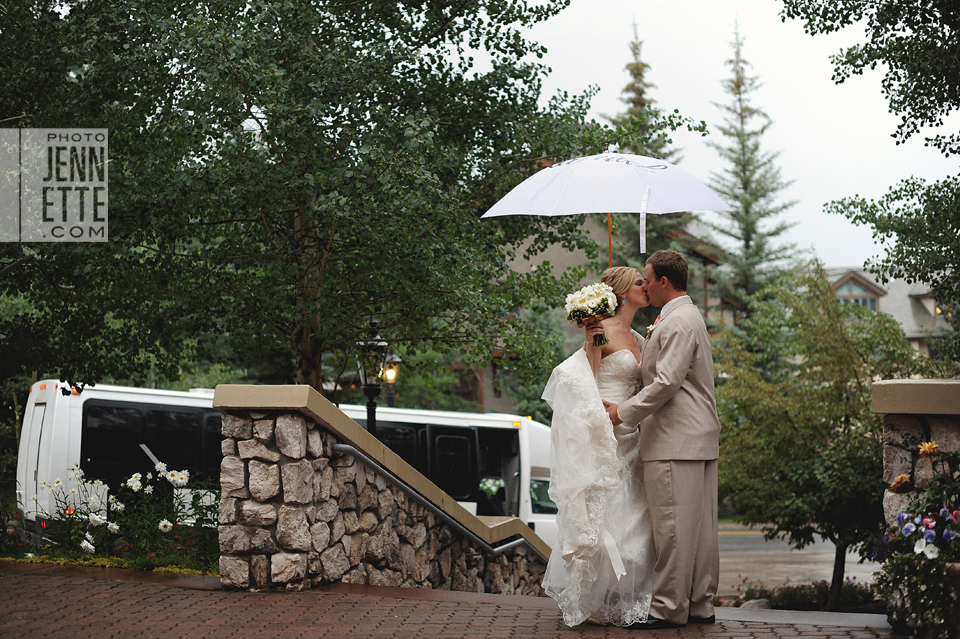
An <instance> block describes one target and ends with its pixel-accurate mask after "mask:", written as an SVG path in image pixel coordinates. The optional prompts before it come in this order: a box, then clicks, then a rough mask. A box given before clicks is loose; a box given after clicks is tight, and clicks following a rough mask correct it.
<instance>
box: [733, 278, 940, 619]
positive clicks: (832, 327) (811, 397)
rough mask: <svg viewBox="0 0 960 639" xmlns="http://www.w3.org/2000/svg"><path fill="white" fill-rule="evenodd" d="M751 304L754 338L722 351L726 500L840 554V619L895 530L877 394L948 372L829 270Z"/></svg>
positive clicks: (745, 515)
mask: <svg viewBox="0 0 960 639" xmlns="http://www.w3.org/2000/svg"><path fill="white" fill-rule="evenodd" d="M748 302H749V307H748V310H749V314H748V317H747V318H746V319H745V320H744V325H745V326H744V328H745V331H743V333H742V334H741V333H740V332H739V331H736V332H735V331H732V330H730V329H729V328H727V329H725V330H723V331H722V332H721V334H720V337H719V340H718V344H717V348H716V350H715V351H714V353H715V354H716V357H717V372H718V374H719V375H720V378H721V379H722V383H721V384H720V385H719V386H718V388H717V410H718V413H719V415H720V418H721V422H722V425H723V432H722V435H721V448H722V450H721V455H720V484H721V494H722V495H723V496H724V497H726V498H730V499H732V500H733V501H734V503H735V504H736V505H737V507H738V509H739V512H740V514H739V515H738V518H739V520H740V521H742V522H743V523H747V524H762V525H763V526H764V531H765V533H766V535H767V536H768V538H773V537H777V536H780V535H783V536H785V537H786V538H787V539H788V540H789V541H790V543H791V544H792V545H793V546H794V547H796V548H803V547H804V546H806V545H807V544H810V543H812V542H813V541H814V539H815V538H816V537H820V538H821V539H825V540H830V541H831V542H833V544H835V546H836V556H835V560H834V570H833V580H832V583H831V596H830V603H829V604H828V609H829V610H835V609H836V607H837V605H838V604H839V597H840V587H841V585H842V583H843V575H844V568H845V566H844V562H845V557H846V553H847V551H848V549H856V548H858V547H862V545H863V544H864V543H865V542H868V541H870V540H871V539H873V538H874V537H875V536H877V535H878V534H879V533H880V532H881V531H882V526H883V512H882V497H883V491H884V488H885V485H884V483H883V481H882V480H881V477H882V454H881V449H882V434H883V421H882V416H880V415H875V414H874V413H873V412H872V411H871V401H872V395H871V384H872V383H873V381H874V380H875V379H893V378H907V377H910V376H913V375H934V374H936V373H937V372H942V371H943V368H942V367H941V368H938V367H939V366H940V365H938V364H936V363H934V362H931V361H930V360H927V359H925V358H923V357H921V356H920V355H918V354H917V353H916V352H915V351H914V350H913V349H912V348H911V347H910V344H909V343H908V342H907V340H906V338H905V337H904V335H903V331H902V329H901V328H900V326H899V324H897V322H896V320H894V319H893V318H891V317H890V316H888V315H886V314H884V313H877V312H874V311H870V310H869V309H866V308H864V307H861V306H859V305H856V304H846V305H844V304H841V303H840V302H839V301H838V300H837V298H836V297H835V296H834V292H833V287H832V286H831V284H830V282H829V281H828V280H827V278H826V274H825V272H824V271H823V267H822V265H821V264H820V263H819V262H814V263H813V264H812V267H811V268H810V270H809V271H808V272H807V273H806V274H803V275H799V276H791V277H790V278H788V279H787V281H785V282H783V283H782V284H781V285H779V286H777V287H775V288H772V289H769V290H765V291H762V292H761V293H760V294H758V295H756V296H754V297H752V298H748Z"/></svg>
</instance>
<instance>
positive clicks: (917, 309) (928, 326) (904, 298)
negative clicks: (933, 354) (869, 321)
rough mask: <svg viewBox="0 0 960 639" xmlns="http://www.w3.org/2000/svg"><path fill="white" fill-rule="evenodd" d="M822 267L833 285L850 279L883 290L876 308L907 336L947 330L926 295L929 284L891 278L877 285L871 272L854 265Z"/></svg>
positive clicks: (924, 336)
mask: <svg viewBox="0 0 960 639" xmlns="http://www.w3.org/2000/svg"><path fill="white" fill-rule="evenodd" d="M824 270H825V271H826V272H827V279H828V280H829V281H830V282H831V283H832V284H833V285H834V286H835V287H836V286H837V285H839V284H841V283H842V282H844V281H847V280H849V279H851V278H854V279H859V280H861V281H862V282H863V283H864V284H866V285H867V287H868V288H873V289H877V290H878V291H884V293H885V294H883V295H881V296H880V297H879V300H878V303H877V310H879V311H882V312H884V313H886V314H887V315H891V316H892V317H893V318H894V319H895V320H897V321H898V322H899V323H900V326H902V327H903V333H904V335H906V337H907V339H921V338H923V339H926V338H930V337H942V336H944V335H945V334H946V333H947V331H949V330H950V329H949V327H948V325H947V322H946V320H945V319H944V318H943V317H942V316H940V315H937V314H936V310H935V309H936V303H935V301H933V300H932V299H931V298H930V287H928V286H927V285H926V284H923V283H921V282H914V283H910V282H907V281H906V280H901V279H892V280H887V281H886V282H885V283H884V284H882V285H881V284H880V283H878V282H877V278H876V276H875V275H873V274H872V273H869V272H867V271H865V270H863V269H860V268H856V267H847V266H841V267H829V268H826V269H824ZM925 302H926V303H925Z"/></svg>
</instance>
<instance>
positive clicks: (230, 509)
mask: <svg viewBox="0 0 960 639" xmlns="http://www.w3.org/2000/svg"><path fill="white" fill-rule="evenodd" d="M219 512H220V523H221V524H235V523H237V498H236V497H224V498H223V499H221V500H220V508H219Z"/></svg>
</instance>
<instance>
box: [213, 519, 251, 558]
mask: <svg viewBox="0 0 960 639" xmlns="http://www.w3.org/2000/svg"><path fill="white" fill-rule="evenodd" d="M219 533H220V534H219V537H220V553H221V554H223V555H242V554H244V553H248V552H250V536H249V535H248V534H247V531H246V530H244V529H243V528H242V527H240V526H220V530H219Z"/></svg>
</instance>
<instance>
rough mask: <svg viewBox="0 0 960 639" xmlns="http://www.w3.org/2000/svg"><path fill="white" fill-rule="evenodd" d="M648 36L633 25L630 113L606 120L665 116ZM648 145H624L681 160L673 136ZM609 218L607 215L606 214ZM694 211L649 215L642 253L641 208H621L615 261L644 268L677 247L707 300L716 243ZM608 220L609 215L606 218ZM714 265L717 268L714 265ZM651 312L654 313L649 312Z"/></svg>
mask: <svg viewBox="0 0 960 639" xmlns="http://www.w3.org/2000/svg"><path fill="white" fill-rule="evenodd" d="M642 48H643V41H642V40H640V38H639V35H638V34H637V25H636V24H634V25H633V40H632V41H631V42H630V55H631V60H630V62H628V63H627V65H626V67H625V68H626V70H627V73H629V74H630V81H629V82H628V83H627V85H626V86H625V87H624V88H623V91H622V95H621V98H620V100H621V102H623V103H624V104H625V105H626V106H627V110H626V112H623V113H619V114H617V115H616V116H614V117H608V118H607V119H608V120H609V121H610V122H611V123H612V124H615V125H618V126H619V125H622V124H625V123H627V122H628V121H629V120H630V119H631V118H633V119H635V120H638V121H639V122H640V129H641V130H642V131H644V132H645V133H646V132H647V131H649V130H650V129H651V128H652V127H651V126H650V124H649V123H650V122H652V121H653V120H655V119H656V118H657V117H659V115H660V111H659V109H658V108H657V107H656V106H655V102H656V101H655V100H654V99H653V98H652V97H650V95H649V90H650V89H653V88H656V85H655V84H652V83H651V82H648V81H647V79H646V74H647V71H649V69H650V65H649V64H647V63H646V62H644V61H643V60H642V59H641V57H640V52H641V49H642ZM643 140H647V142H646V143H644V144H642V145H641V144H638V143H637V142H631V143H630V144H627V145H624V146H623V147H621V151H622V152H624V153H634V154H637V155H645V156H647V157H653V158H659V159H663V160H667V161H668V162H671V163H673V164H676V163H678V162H679V161H680V160H681V159H682V157H681V156H680V150H679V149H677V148H674V147H671V146H670V139H669V137H668V136H667V135H666V134H665V133H663V132H661V133H660V134H659V135H656V136H652V137H651V136H650V135H644V136H643ZM603 217H604V218H605V217H606V216H603ZM694 219H695V216H694V215H693V214H692V213H666V214H662V215H648V216H647V217H646V230H645V235H646V240H647V241H646V245H647V246H646V251H645V252H644V253H643V254H642V255H641V253H640V216H639V215H637V214H636V213H621V214H615V215H614V224H615V227H614V232H615V233H616V234H617V235H618V238H619V241H618V242H617V244H615V245H614V247H613V263H614V264H615V265H619V266H633V267H634V268H637V269H638V270H639V271H641V272H643V262H644V260H645V259H646V258H647V257H648V256H649V255H652V254H653V253H654V252H656V251H658V250H660V249H672V250H674V251H678V252H680V253H681V254H683V255H684V257H686V258H687V261H688V262H689V263H690V268H691V274H690V284H689V288H690V291H689V293H690V294H691V297H693V299H694V301H695V302H696V303H698V304H701V305H703V301H704V297H705V296H704V290H705V289H704V286H703V281H704V277H705V276H708V275H707V270H708V268H709V264H711V263H712V260H711V259H709V258H707V257H705V254H706V255H709V254H711V253H712V252H714V248H715V247H712V246H710V245H705V244H704V243H703V242H702V241H701V240H702V239H704V238H696V237H692V236H691V235H690V234H689V232H688V226H689V224H690V222H691V221H692V220H694ZM603 223H604V224H606V219H604V220H603ZM606 260H607V257H606V254H602V255H601V256H600V258H598V261H597V262H596V264H595V267H596V268H597V269H598V270H599V271H602V270H603V268H606ZM711 270H712V269H711ZM658 311H659V309H654V308H650V309H644V310H643V311H641V313H639V314H638V315H637V322H636V323H637V324H638V325H640V326H645V325H646V324H647V322H648V321H653V319H654V318H656V316H657V312H658ZM648 315H649V317H647V316H648Z"/></svg>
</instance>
